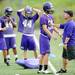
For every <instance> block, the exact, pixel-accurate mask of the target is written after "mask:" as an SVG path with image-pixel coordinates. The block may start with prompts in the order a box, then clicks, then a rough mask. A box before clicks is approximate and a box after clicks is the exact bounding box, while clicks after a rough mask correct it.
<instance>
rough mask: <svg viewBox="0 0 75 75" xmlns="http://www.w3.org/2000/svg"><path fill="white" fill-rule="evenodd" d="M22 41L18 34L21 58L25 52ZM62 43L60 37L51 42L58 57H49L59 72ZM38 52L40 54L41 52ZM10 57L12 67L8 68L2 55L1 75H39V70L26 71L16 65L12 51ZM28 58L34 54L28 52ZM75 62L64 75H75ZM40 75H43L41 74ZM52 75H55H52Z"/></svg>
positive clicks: (0, 63) (37, 33)
mask: <svg viewBox="0 0 75 75" xmlns="http://www.w3.org/2000/svg"><path fill="white" fill-rule="evenodd" d="M36 36H37V38H38V37H39V31H38V30H36ZM55 36H56V37H58V36H57V35H56V34H55ZM20 39H21V34H20V33H18V35H17V50H18V56H19V58H20V59H21V58H23V51H21V50H20V48H19V47H20ZM60 41H61V38H60V37H58V39H57V40H54V39H52V40H51V48H52V51H51V52H52V53H54V54H55V55H56V57H55V58H50V57H49V60H50V61H51V62H52V64H53V65H54V67H55V68H56V69H57V70H58V69H59V68H60V67H61V65H62V57H61V54H62V47H59V46H58V45H59V43H60ZM37 51H38V54H39V50H37ZM10 55H11V61H10V63H11V66H9V67H8V66H6V65H5V64H4V63H3V57H2V54H1V53H0V75H16V74H20V75H31V74H32V75H38V74H37V69H36V70H35V69H24V68H22V67H20V66H19V65H17V64H15V62H14V56H13V53H12V50H10ZM28 57H29V58H30V57H33V53H32V52H28ZM74 70H75V61H71V62H70V65H69V66H68V73H66V74H63V75H75V71H74ZM39 75H43V74H39ZM50 75H53V74H50Z"/></svg>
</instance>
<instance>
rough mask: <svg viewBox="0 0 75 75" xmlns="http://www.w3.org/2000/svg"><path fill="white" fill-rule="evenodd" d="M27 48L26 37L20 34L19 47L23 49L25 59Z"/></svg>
mask: <svg viewBox="0 0 75 75" xmlns="http://www.w3.org/2000/svg"><path fill="white" fill-rule="evenodd" d="M27 48H28V37H27V36H25V35H22V39H21V49H22V50H24V53H23V57H24V59H25V60H26V59H27Z"/></svg>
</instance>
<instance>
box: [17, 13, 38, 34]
mask: <svg viewBox="0 0 75 75" xmlns="http://www.w3.org/2000/svg"><path fill="white" fill-rule="evenodd" d="M17 14H18V16H19V26H18V31H19V32H22V33H24V34H33V33H34V23H35V21H36V20H37V19H38V17H39V15H38V14H37V13H36V14H35V15H34V16H32V17H31V18H30V19H28V18H27V17H25V16H23V15H22V13H21V12H17Z"/></svg>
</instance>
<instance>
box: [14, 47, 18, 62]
mask: <svg viewBox="0 0 75 75" xmlns="http://www.w3.org/2000/svg"><path fill="white" fill-rule="evenodd" d="M13 53H14V57H15V61H16V60H17V59H18V55H17V49H16V48H13Z"/></svg>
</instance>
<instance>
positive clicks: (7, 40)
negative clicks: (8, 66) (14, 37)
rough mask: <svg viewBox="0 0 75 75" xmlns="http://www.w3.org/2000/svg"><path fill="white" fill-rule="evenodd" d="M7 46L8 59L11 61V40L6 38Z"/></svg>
mask: <svg viewBox="0 0 75 75" xmlns="http://www.w3.org/2000/svg"><path fill="white" fill-rule="evenodd" d="M5 42H6V46H7V59H8V60H10V53H9V48H10V38H5Z"/></svg>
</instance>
